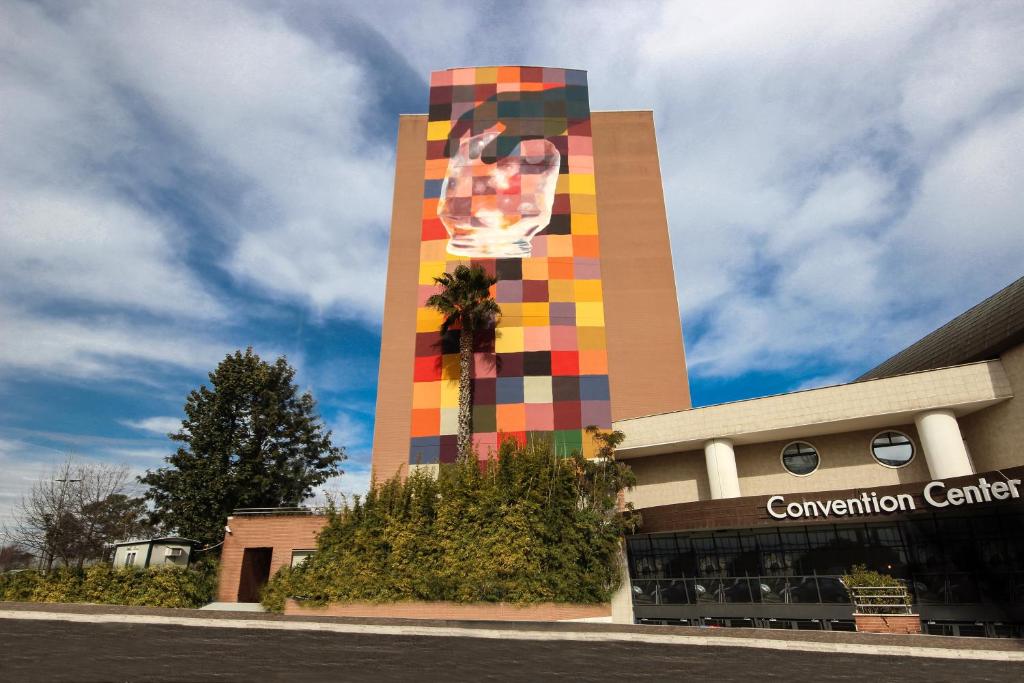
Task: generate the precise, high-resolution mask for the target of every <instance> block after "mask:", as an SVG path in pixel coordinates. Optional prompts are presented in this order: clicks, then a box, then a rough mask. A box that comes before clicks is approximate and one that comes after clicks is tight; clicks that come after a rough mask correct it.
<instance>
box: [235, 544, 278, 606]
mask: <svg viewBox="0 0 1024 683" xmlns="http://www.w3.org/2000/svg"><path fill="white" fill-rule="evenodd" d="M273 554H274V549H273V548H246V549H245V552H244V553H243V554H242V576H241V578H240V580H239V582H238V602H259V601H260V590H262V588H263V586H265V585H267V581H268V580H269V579H270V558H271V556H273Z"/></svg>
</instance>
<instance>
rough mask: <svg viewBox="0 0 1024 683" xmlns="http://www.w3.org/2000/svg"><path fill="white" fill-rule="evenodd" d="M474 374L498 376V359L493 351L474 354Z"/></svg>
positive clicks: (478, 375) (480, 376)
mask: <svg viewBox="0 0 1024 683" xmlns="http://www.w3.org/2000/svg"><path fill="white" fill-rule="evenodd" d="M473 376H474V377H477V378H484V377H497V376H498V361H497V360H496V359H495V357H494V354H493V353H487V352H477V353H474V354H473Z"/></svg>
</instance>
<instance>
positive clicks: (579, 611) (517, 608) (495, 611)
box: [284, 600, 612, 621]
mask: <svg viewBox="0 0 1024 683" xmlns="http://www.w3.org/2000/svg"><path fill="white" fill-rule="evenodd" d="M284 613H285V614H286V615H289V616H290V615H301V616H310V617H374V618H384V619H441V620H445V621H448V620H456V621H574V620H578V619H599V618H605V617H607V618H609V619H610V618H611V614H612V608H611V605H608V604H603V605H571V604H559V603H553V602H543V603H537V604H535V605H512V604H508V603H503V602H499V603H458V602H411V601H410V602H388V603H370V602H349V603H332V604H330V605H326V606H324V607H305V606H303V605H300V604H298V603H297V602H295V601H294V600H288V601H287V602H286V603H285V608H284Z"/></svg>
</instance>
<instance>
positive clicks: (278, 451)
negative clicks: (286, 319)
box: [140, 348, 345, 544]
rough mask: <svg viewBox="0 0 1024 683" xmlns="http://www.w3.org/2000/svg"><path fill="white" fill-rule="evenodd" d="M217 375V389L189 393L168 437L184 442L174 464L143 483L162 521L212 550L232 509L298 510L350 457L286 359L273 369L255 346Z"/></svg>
mask: <svg viewBox="0 0 1024 683" xmlns="http://www.w3.org/2000/svg"><path fill="white" fill-rule="evenodd" d="M209 377H210V386H206V385H203V386H200V387H199V388H198V389H196V390H194V391H192V392H191V393H189V395H188V400H187V401H186V402H185V419H184V420H182V421H181V429H180V430H179V431H178V432H177V433H175V434H171V435H170V438H171V439H172V440H174V441H177V442H178V443H180V444H181V446H180V447H179V448H178V450H177V452H176V453H175V454H174V455H171V456H169V457H167V458H166V462H167V463H168V465H169V466H168V467H162V468H160V469H158V470H156V471H150V472H147V473H146V475H145V476H143V477H141V478H140V481H141V482H142V483H144V484H148V485H149V487H150V488H149V491H148V492H147V494H146V497H147V498H148V499H150V500H152V501H153V504H154V506H155V518H156V520H157V521H159V522H160V523H162V524H163V525H165V526H166V527H167V528H171V529H175V530H176V531H177V532H178V533H180V534H181V535H183V536H187V537H189V538H193V539H196V540H198V541H202V542H203V543H206V544H214V543H217V542H219V541H220V540H221V538H222V537H223V529H224V523H225V521H226V519H227V517H228V515H229V514H231V511H232V510H234V509H236V508H242V507H280V506H292V505H298V504H300V503H301V502H302V501H303V500H305V499H306V498H308V497H309V496H310V495H311V494H312V492H313V487H315V486H317V485H319V484H322V483H323V482H325V481H326V480H327V479H329V478H330V477H333V476H336V475H339V474H341V469H340V468H339V464H340V463H341V462H342V461H343V460H344V459H345V454H344V451H343V450H342V449H341V448H338V447H336V446H334V445H332V444H331V432H330V431H329V430H328V429H326V427H325V426H324V424H323V422H322V420H321V419H320V416H319V415H318V414H317V412H316V402H315V401H314V400H313V396H312V395H311V394H310V393H309V392H306V393H302V394H300V393H299V391H298V388H297V387H296V385H295V382H294V378H295V370H294V369H293V368H292V367H291V366H290V365H289V364H288V362H287V360H285V358H284V357H281V358H278V359H277V360H276V361H275V362H274V363H267V362H265V361H263V360H261V359H260V357H259V356H258V355H256V354H255V353H254V352H253V350H252V348H248V349H246V351H245V353H242V352H241V351H236V352H235V353H234V354H231V355H228V356H227V357H225V358H224V360H223V361H221V363H220V364H219V365H218V366H217V368H216V369H215V370H214V371H213V372H211V373H210V375H209Z"/></svg>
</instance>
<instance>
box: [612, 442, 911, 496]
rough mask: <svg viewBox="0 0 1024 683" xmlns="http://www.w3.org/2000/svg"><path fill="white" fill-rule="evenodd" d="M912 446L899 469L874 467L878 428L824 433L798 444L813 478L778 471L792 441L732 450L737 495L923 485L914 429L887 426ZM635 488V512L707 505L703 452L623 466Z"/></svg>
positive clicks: (651, 458) (658, 456) (641, 460)
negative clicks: (808, 450) (804, 448)
mask: <svg viewBox="0 0 1024 683" xmlns="http://www.w3.org/2000/svg"><path fill="white" fill-rule="evenodd" d="M886 429H893V430H896V431H899V432H903V433H904V434H906V435H907V436H909V437H910V439H911V440H912V441H913V442H914V451H915V452H914V459H913V460H912V461H911V463H910V464H909V465H907V466H905V467H900V468H891V467H885V466H884V465H880V464H879V463H878V462H876V461H875V459H874V458H873V457H872V455H871V440H872V439H873V438H874V436H875V435H876V434H878V433H879V432H881V431H885V430H883V429H870V430H863V431H856V432H846V433H842V434H828V435H821V436H813V437H807V438H803V439H800V440H802V441H807V442H809V443H810V444H812V445H813V446H814V447H815V448H817V449H818V455H819V457H820V458H821V462H820V464H819V466H818V469H817V470H815V471H814V472H813V473H811V474H809V475H807V476H803V477H799V476H796V475H794V474H790V473H789V472H787V471H786V470H785V469H784V468H783V467H782V457H781V455H782V449H783V448H785V447H786V445H788V444H789V443H791V442H792V441H793V439H790V440H785V441H770V442H765V443H759V444H746V445H738V446H736V447H735V452H736V470H737V474H738V475H739V480H740V493H741V494H742V495H743V496H761V495H770V494H777V493H779V494H787V493H811V492H817V491H831V490H842V489H849V488H853V487H864V488H869V487H872V486H889V485H894V484H906V483H912V482H916V481H928V480H929V479H930V477H929V474H928V465H927V463H926V462H925V458H924V454H923V453H922V451H921V444H920V440H919V439H918V435H917V430H916V429H915V428H914V425H912V424H907V425H898V426H893V427H888V428H886ZM626 462H627V463H628V464H629V466H630V467H632V468H633V472H634V473H635V474H636V478H637V486H636V487H635V488H634V489H633V490H632V491H631V492H629V493H628V494H627V500H628V501H629V502H631V503H633V505H634V506H635V507H636V508H638V509H639V508H645V507H652V506H655V505H670V504H673V503H689V502H693V501H697V500H709V499H710V498H711V495H710V492H709V490H708V476H707V469H706V464H705V458H704V451H703V450H691V451H685V452H682V453H672V454H668V455H656V456H651V457H647V458H636V459H630V460H627V461H626Z"/></svg>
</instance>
